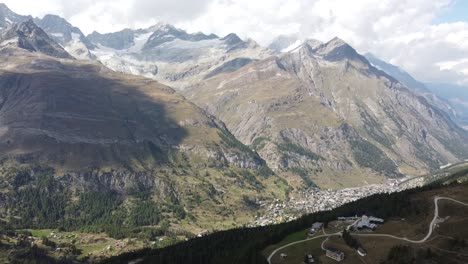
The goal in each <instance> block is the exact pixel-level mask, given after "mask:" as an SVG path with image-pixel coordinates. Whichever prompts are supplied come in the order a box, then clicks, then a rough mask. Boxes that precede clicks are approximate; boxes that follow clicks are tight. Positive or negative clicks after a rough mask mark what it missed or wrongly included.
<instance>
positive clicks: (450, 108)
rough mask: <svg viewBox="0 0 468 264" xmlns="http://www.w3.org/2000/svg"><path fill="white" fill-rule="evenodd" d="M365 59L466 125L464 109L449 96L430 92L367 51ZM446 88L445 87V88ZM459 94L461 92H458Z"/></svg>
mask: <svg viewBox="0 0 468 264" xmlns="http://www.w3.org/2000/svg"><path fill="white" fill-rule="evenodd" d="M365 56H366V59H367V60H369V62H370V63H371V64H372V65H373V66H374V67H376V68H378V69H380V70H382V71H384V72H386V73H388V74H389V75H391V76H392V77H395V79H397V80H398V81H399V82H401V83H402V84H404V85H406V87H408V88H410V89H412V90H414V91H415V92H416V93H418V94H420V95H421V96H424V98H426V100H427V101H428V102H430V103H431V104H432V105H434V106H436V107H438V108H440V109H441V110H442V111H444V112H446V113H447V114H448V115H449V116H450V118H452V120H454V121H455V122H457V124H459V125H460V126H466V124H467V122H466V119H467V118H466V113H464V112H466V111H460V109H459V108H457V107H456V103H455V102H453V101H452V102H451V101H450V97H443V96H440V97H439V96H437V95H436V94H435V93H434V92H432V91H431V90H430V89H429V88H428V87H426V85H425V84H424V83H422V82H420V81H418V80H416V79H414V78H413V77H412V76H411V75H410V74H409V73H407V72H406V71H404V70H403V69H401V68H399V67H397V66H395V65H392V64H389V63H387V62H385V61H382V60H381V59H379V58H377V57H375V56H374V55H373V54H370V53H367V54H366V55H365ZM445 89H447V88H445ZM459 95H461V93H459Z"/></svg>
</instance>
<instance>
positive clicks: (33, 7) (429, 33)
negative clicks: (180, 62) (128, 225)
mask: <svg viewBox="0 0 468 264" xmlns="http://www.w3.org/2000/svg"><path fill="white" fill-rule="evenodd" d="M0 1H2V0H0ZM3 2H4V3H5V4H6V5H7V6H9V7H10V9H12V10H13V11H14V12H16V13H19V14H23V15H27V14H30V15H33V16H37V17H42V16H43V15H45V14H48V13H52V14H57V15H60V16H62V17H64V18H66V19H67V20H68V21H69V22H71V23H72V24H73V25H75V26H77V27H79V28H80V29H81V30H82V31H83V32H84V33H85V34H88V33H91V32H92V31H95V30H96V31H98V32H101V33H106V32H113V31H118V30H121V29H123V28H141V27H148V26H150V25H153V24H156V23H157V22H161V21H162V22H167V23H171V24H174V25H175V26H177V27H180V28H182V29H185V30H187V31H189V32H198V31H202V32H204V33H215V34H217V35H220V36H224V35H226V34H228V33H231V32H234V33H236V34H238V35H239V36H241V37H242V38H252V39H254V40H255V41H257V42H259V43H260V44H261V45H268V43H269V42H271V41H272V40H273V39H274V38H275V37H276V36H278V35H297V36H298V37H300V38H314V39H318V40H321V41H327V40H329V39H331V38H333V37H335V36H338V37H340V38H341V39H343V40H345V41H346V42H348V43H349V44H350V45H352V46H353V47H354V48H356V49H357V50H358V51H359V52H361V53H365V52H371V53H373V54H375V55H376V56H377V57H379V58H381V59H383V60H385V61H388V62H390V63H392V64H395V65H397V66H400V67H402V68H403V69H405V70H407V71H409V72H410V73H411V74H412V75H413V76H414V77H416V78H417V79H419V80H421V81H424V82H438V83H444V82H446V83H452V84H459V85H464V86H468V0H352V1H350V0H288V1H284V0H74V1H69V0H41V1H31V0H3Z"/></svg>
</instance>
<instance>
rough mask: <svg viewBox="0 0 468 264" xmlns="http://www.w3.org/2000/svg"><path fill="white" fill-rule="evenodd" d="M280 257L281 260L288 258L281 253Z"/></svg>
mask: <svg viewBox="0 0 468 264" xmlns="http://www.w3.org/2000/svg"><path fill="white" fill-rule="evenodd" d="M280 257H281V258H282V259H285V258H287V257H288V255H287V254H286V253H281V254H280Z"/></svg>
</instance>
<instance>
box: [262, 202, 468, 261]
mask: <svg viewBox="0 0 468 264" xmlns="http://www.w3.org/2000/svg"><path fill="white" fill-rule="evenodd" d="M440 200H448V201H452V202H454V203H458V204H461V205H464V206H468V203H464V202H460V201H458V200H455V199H452V198H449V197H437V196H436V197H434V217H433V218H432V221H431V223H430V224H429V231H428V232H427V235H426V236H425V237H424V238H423V239H421V240H411V239H408V238H406V237H397V236H393V235H389V234H356V233H353V234H352V235H354V236H362V237H389V238H393V239H398V240H402V241H406V242H409V243H414V244H421V243H424V242H426V241H427V240H428V239H429V238H430V237H431V235H432V232H433V231H434V228H435V226H436V225H437V224H438V223H439V222H438V221H439V201H440ZM356 223H357V222H354V223H353V224H351V225H349V226H347V228H346V229H347V230H349V228H350V227H351V226H353V225H355V224H356ZM323 233H324V235H320V236H316V237H311V238H307V239H304V240H300V241H296V242H292V243H289V244H286V245H284V246H282V247H280V248H277V249H275V250H274V251H273V252H272V253H271V254H270V256H268V258H267V261H268V264H271V259H272V258H273V256H274V255H275V254H276V253H278V251H280V250H282V249H285V248H287V247H290V246H293V245H296V244H300V243H304V242H307V241H310V240H314V239H319V238H323V237H326V238H327V239H326V240H325V241H323V242H322V245H321V247H322V249H324V243H325V242H326V241H327V240H328V238H329V237H332V236H339V235H341V232H336V233H332V234H327V233H325V230H323Z"/></svg>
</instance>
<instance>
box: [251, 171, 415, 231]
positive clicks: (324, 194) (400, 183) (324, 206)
mask: <svg viewBox="0 0 468 264" xmlns="http://www.w3.org/2000/svg"><path fill="white" fill-rule="evenodd" d="M422 184H423V179H422V178H403V179H389V180H387V181H386V182H385V183H383V184H373V185H367V186H362V187H356V188H346V189H341V190H321V189H318V188H310V189H308V190H306V191H302V192H299V193H297V194H296V195H295V196H291V197H290V198H289V200H287V201H279V200H277V201H275V202H273V203H260V206H261V207H263V208H265V209H266V213H265V214H264V215H260V216H257V217H256V218H255V220H254V221H253V222H252V223H250V224H249V226H252V227H253V226H266V225H271V224H278V223H282V222H288V221H292V220H295V219H297V218H298V217H300V216H302V215H305V214H311V213H315V212H320V211H325V210H331V209H334V208H337V207H339V206H341V205H343V204H346V203H350V202H353V201H356V200H358V199H361V198H364V197H367V196H371V195H374V194H378V193H394V192H400V191H403V190H406V189H411V188H414V187H417V186H421V185H422Z"/></svg>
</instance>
